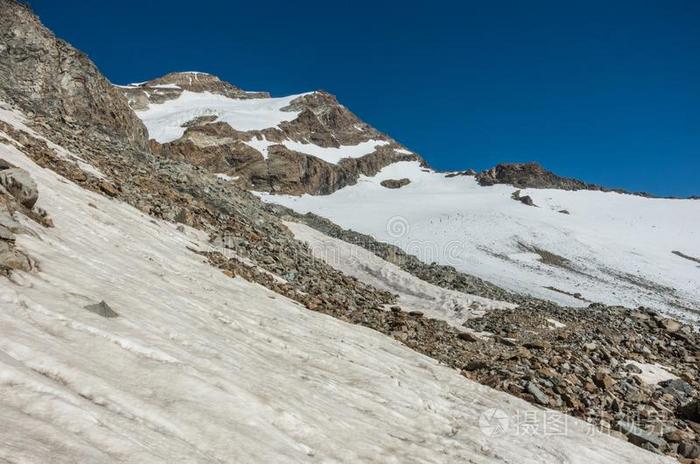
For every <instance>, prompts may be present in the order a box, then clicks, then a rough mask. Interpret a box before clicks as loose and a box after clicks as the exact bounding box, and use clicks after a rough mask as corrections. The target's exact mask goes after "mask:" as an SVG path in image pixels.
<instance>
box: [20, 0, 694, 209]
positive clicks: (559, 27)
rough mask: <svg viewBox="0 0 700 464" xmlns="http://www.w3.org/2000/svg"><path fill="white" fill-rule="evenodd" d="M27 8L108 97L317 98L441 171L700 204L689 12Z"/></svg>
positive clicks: (441, 5)
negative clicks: (525, 177)
mask: <svg viewBox="0 0 700 464" xmlns="http://www.w3.org/2000/svg"><path fill="white" fill-rule="evenodd" d="M30 3H31V6H32V8H33V9H34V10H35V11H36V12H37V14H38V15H39V16H40V18H41V19H42V21H43V22H44V23H45V24H46V25H47V27H49V28H51V29H52V30H53V31H54V32H55V33H56V34H57V35H58V36H59V37H61V38H64V39H65V40H67V41H68V42H70V43H72V44H73V45H74V46H76V47H77V48H79V49H81V50H83V51H84V52H86V53H87V54H88V55H89V56H90V58H91V59H92V60H93V61H95V63H96V64H97V65H98V67H99V68H100V70H101V71H102V72H103V73H105V75H106V76H107V77H108V78H109V79H110V80H112V81H113V82H115V83H118V84H124V83H128V82H137V81H144V80H148V79H152V78H155V77H159V76H161V75H164V74H167V73H168V72H171V71H185V70H196V71H203V72H208V73H211V74H214V75H217V76H219V77H221V78H222V79H224V80H226V81H229V82H231V83H232V84H234V85H236V86H239V87H241V88H243V89H246V90H266V91H270V92H271V93H272V94H273V95H275V96H280V95H289V94H294V93H299V92H303V91H308V90H313V89H324V90H327V91H329V92H331V93H333V94H335V95H337V96H338V99H339V101H340V102H341V103H342V104H344V105H346V106H347V107H348V108H350V109H351V110H352V111H353V112H355V113H356V114H357V115H358V116H359V117H360V118H362V119H363V120H365V121H366V122H368V123H369V124H372V125H373V126H375V127H376V128H377V129H379V130H381V131H383V132H386V133H387V134H389V135H391V136H392V137H394V138H396V139H397V140H398V141H400V142H401V143H403V144H405V145H407V146H408V147H409V148H411V149H412V150H415V151H416V152H418V153H420V154H421V155H423V156H424V157H425V158H426V159H427V161H428V162H429V163H430V164H431V165H432V166H433V167H435V168H436V169H440V170H457V169H466V168H470V167H471V168H474V169H477V170H481V169H486V168H489V167H491V166H493V165H495V164H497V163H500V162H526V161H537V162H539V163H541V164H542V165H544V166H545V167H546V168H547V169H550V170H552V171H554V172H556V173H557V174H560V175H563V176H567V177H576V178H579V179H582V180H584V181H586V182H591V183H597V184H601V185H605V186H608V187H619V188H625V189H628V190H633V191H647V192H650V193H653V194H656V195H670V196H689V195H698V194H700V181H698V172H700V2H693V1H680V0H677V1H646V2H639V1H628V0H622V1H617V2H612V3H614V4H612V5H611V4H610V3H611V2H602V1H589V2H568V4H566V5H564V4H561V2H554V1H538V2H522V1H499V2H490V3H489V4H485V2H462V3H459V4H457V3H454V2H440V1H432V2H429V3H428V2H417V3H415V4H411V5H408V4H404V5H401V6H400V7H399V6H397V5H396V4H395V3H393V2H381V1H379V2H377V1H374V2H366V1H364V0H358V1H356V2H353V3H352V4H340V3H335V4H328V3H327V2H320V1H314V2H281V1H276V0H274V1H271V2H267V3H266V4H265V5H264V7H263V6H261V5H260V4H255V3H251V2H247V3H244V2H225V1H223V0H216V1H215V0H201V1H200V2H197V4H192V3H191V2H184V1H181V0H171V1H169V2H143V1H139V2H136V1H134V0H122V1H120V2H92V3H89V2H81V1H76V0H65V1H62V2H55V1H50V0H32V1H31V2H30Z"/></svg>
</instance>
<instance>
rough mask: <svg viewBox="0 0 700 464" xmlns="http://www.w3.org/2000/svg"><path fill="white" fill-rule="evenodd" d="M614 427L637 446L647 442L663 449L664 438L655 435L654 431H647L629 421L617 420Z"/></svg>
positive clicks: (664, 445)
mask: <svg viewBox="0 0 700 464" xmlns="http://www.w3.org/2000/svg"><path fill="white" fill-rule="evenodd" d="M615 428H616V429H617V430H618V431H619V432H621V433H623V434H624V435H625V436H626V437H627V440H629V441H630V443H634V444H635V445H637V446H642V445H644V444H649V445H651V446H653V447H654V448H656V449H660V450H661V449H664V448H665V447H666V440H664V439H663V438H661V437H660V436H658V435H656V434H655V433H651V432H647V431H646V430H644V429H641V428H639V427H637V426H636V425H634V424H633V423H631V422H627V421H619V422H618V423H617V424H616V425H615Z"/></svg>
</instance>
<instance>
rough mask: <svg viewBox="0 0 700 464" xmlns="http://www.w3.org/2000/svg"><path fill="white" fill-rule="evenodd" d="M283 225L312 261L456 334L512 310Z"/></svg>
mask: <svg viewBox="0 0 700 464" xmlns="http://www.w3.org/2000/svg"><path fill="white" fill-rule="evenodd" d="M285 225H286V226H287V227H288V228H289V229H290V230H291V231H292V233H293V234H294V237H295V238H296V239H297V240H301V241H302V242H305V243H307V244H308V245H309V247H310V248H311V250H312V252H313V255H314V257H315V258H317V259H320V260H322V261H324V262H326V263H328V264H329V265H331V266H332V267H334V268H336V269H338V270H340V271H342V272H343V273H344V274H347V275H351V276H353V277H355V278H357V279H358V280H360V281H361V282H365V283H367V284H369V285H372V286H374V287H377V288H381V289H384V290H387V291H389V292H392V293H395V294H398V295H399V302H400V304H401V306H402V307H403V308H404V309H406V310H408V311H420V312H422V313H424V314H425V315H426V316H428V317H432V318H435V319H442V320H444V321H447V322H448V323H450V324H451V325H453V326H455V327H456V328H458V329H460V330H464V327H462V324H463V323H464V321H466V320H467V319H469V318H471V317H479V316H482V315H483V314H484V313H485V312H486V311H488V310H492V309H508V308H515V307H516V305H514V304H511V303H506V302H503V301H493V300H489V299H488V298H481V297H478V296H475V295H468V294H465V293H461V292H457V291H454V290H448V289H445V288H442V287H438V286H436V285H433V284H430V283H428V282H426V281H424V280H421V279H419V278H417V277H415V276H414V275H412V274H409V273H408V272H406V271H404V270H402V269H401V268H399V267H398V266H396V265H395V264H392V263H389V262H387V261H385V260H383V259H382V258H380V257H379V256H377V255H375V254H374V253H372V252H370V251H368V250H366V249H364V248H362V247H360V246H357V245H353V244H350V243H347V242H344V241H343V240H339V239H337V238H333V237H329V236H328V235H325V234H323V233H322V232H319V231H317V230H316V229H312V228H311V227H309V226H307V225H305V224H299V223H296V222H286V223H285Z"/></svg>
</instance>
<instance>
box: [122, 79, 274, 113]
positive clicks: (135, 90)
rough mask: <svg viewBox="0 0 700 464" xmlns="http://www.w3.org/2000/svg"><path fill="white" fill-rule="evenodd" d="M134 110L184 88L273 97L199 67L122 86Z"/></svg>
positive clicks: (172, 96)
mask: <svg viewBox="0 0 700 464" xmlns="http://www.w3.org/2000/svg"><path fill="white" fill-rule="evenodd" d="M119 88H120V89H121V91H122V93H123V94H124V95H125V96H126V97H127V98H128V100H129V105H131V107H132V108H133V109H134V110H137V111H138V110H144V109H146V108H147V107H148V105H149V104H150V103H156V104H157V103H163V102H165V101H168V100H174V99H176V98H178V97H179V96H180V95H182V92H184V91H189V92H196V93H202V92H210V93H213V94H218V95H223V96H225V97H228V98H236V99H249V98H270V94H269V93H268V92H247V91H245V90H242V89H240V88H238V87H236V86H235V85H233V84H230V83H228V82H226V81H223V80H221V79H219V78H218V77H216V76H214V75H213V74H208V73H204V72H198V71H188V72H172V73H170V74H166V75H165V76H163V77H158V78H156V79H152V80H150V81H146V82H139V83H135V84H129V85H125V86H119Z"/></svg>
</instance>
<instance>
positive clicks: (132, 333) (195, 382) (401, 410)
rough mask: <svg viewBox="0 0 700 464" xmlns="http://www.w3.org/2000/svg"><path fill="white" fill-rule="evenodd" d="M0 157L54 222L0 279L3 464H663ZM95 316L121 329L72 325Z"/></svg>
mask: <svg viewBox="0 0 700 464" xmlns="http://www.w3.org/2000/svg"><path fill="white" fill-rule="evenodd" d="M0 156H1V157H2V158H4V159H7V160H8V161H10V162H12V163H14V164H16V165H18V166H19V167H22V168H24V169H26V170H28V171H29V172H30V173H31V175H32V176H33V178H34V179H35V180H36V181H37V183H38V186H39V191H40V197H39V205H40V206H41V207H43V208H45V209H46V210H47V211H48V213H49V214H50V215H51V217H52V218H53V220H54V222H55V227H54V228H51V229H45V228H42V227H40V226H38V225H37V224H35V223H33V222H31V221H30V220H28V219H26V218H24V219H22V222H23V223H25V224H26V226H27V227H30V228H31V229H33V231H34V232H35V234H34V235H20V236H18V240H17V244H18V247H19V248H20V249H22V250H24V251H25V252H27V253H29V254H30V255H31V256H33V257H34V258H35V259H36V260H37V262H38V264H39V266H40V271H39V272H37V273H32V274H28V273H21V272H19V273H15V274H13V278H12V281H10V280H7V279H5V278H2V279H0V308H1V309H2V310H1V311H0V424H1V427H2V434H1V435H0V461H3V462H22V463H46V462H51V463H56V464H58V463H76V462H85V463H87V462H89V463H103V462H104V463H112V462H124V463H131V462H133V463H140V464H143V463H172V462H180V463H200V462H201V463H204V462H207V463H208V462H240V463H254V462H260V463H262V462H279V463H292V462H317V463H321V462H323V463H339V462H348V463H354V462H376V463H411V462H415V463H418V462H421V463H425V462H431V463H454V462H472V463H496V462H498V463H518V464H527V463H562V462H567V463H581V464H590V463H610V462H616V463H670V462H672V461H671V460H669V459H666V458H663V457H660V456H656V455H653V454H651V453H648V452H646V451H644V450H642V449H640V448H636V447H634V446H632V445H630V444H628V443H625V442H623V441H620V440H618V439H616V438H613V437H609V436H603V435H600V434H597V433H589V432H590V429H589V428H588V426H587V424H585V423H583V422H581V421H578V420H575V419H572V418H566V417H565V416H561V415H559V414H557V413H554V412H550V411H544V410H542V409H538V408H535V407H534V406H531V405H528V404H527V403H525V402H523V401H521V400H518V399H516V398H513V397H511V396H509V395H506V394H505V393H501V392H497V391H494V390H492V389H489V388H486V387H483V386H479V385H477V384H475V383H473V382H470V381H468V380H466V379H465V378H464V377H462V376H460V375H459V374H458V373H457V372H456V371H454V370H451V369H448V368H446V367H444V366H441V365H439V364H438V363H437V362H435V361H433V360H431V359H429V358H426V357H424V356H422V355H419V354H417V353H416V352H414V351H412V350H410V349H408V348H407V347H404V346H402V345H400V344H399V343H397V342H395V341H393V340H391V339H390V338H388V337H385V336H382V335H381V334H379V333H377V332H374V331H372V330H369V329H367V328H363V327H360V326H353V325H349V324H346V323H344V322H341V321H338V320H336V319H333V318H331V317H328V316H325V315H322V314H318V313H314V312H311V311H308V310H306V309H304V308H302V307H301V306H300V305H298V304H296V303H294V302H292V301H290V300H287V299H285V298H283V297H281V296H280V295H278V294H275V293H273V292H271V291H269V290H267V289H265V288H263V287H261V286H258V285H256V284H253V283H250V282H247V281H245V280H242V279H241V278H235V279H231V278H228V277H226V276H225V275H224V274H223V273H221V272H220V271H219V270H217V269H215V268H213V267H211V266H210V265H209V264H207V263H206V262H205V260H204V258H203V257H201V256H199V255H197V254H195V253H193V252H191V251H189V250H188V247H193V248H203V247H206V246H207V245H206V242H205V239H206V237H204V234H202V233H199V232H197V231H195V230H193V229H189V228H188V229H186V232H185V233H180V232H178V231H177V230H176V228H175V225H173V224H169V223H164V222H161V221H157V220H154V219H152V218H150V217H148V216H146V215H144V214H143V213H141V212H140V211H138V210H136V209H134V208H132V207H130V206H128V205H125V204H123V203H120V202H117V201H114V200H111V199H108V198H106V197H103V196H100V195H98V194H96V193H93V192H89V191H86V190H83V189H81V188H80V187H79V186H77V185H75V184H73V183H71V182H69V181H67V180H65V179H63V178H61V177H60V176H58V175H57V174H55V173H54V172H52V171H50V170H46V169H43V168H40V167H38V166H37V165H35V164H34V163H33V162H31V161H30V159H29V158H28V157H26V156H25V155H24V154H22V153H21V152H20V151H18V150H17V149H16V148H14V147H11V146H9V145H6V144H5V143H4V142H1V143H0ZM90 203H91V204H93V205H94V207H92V206H89V204H90ZM100 300H105V301H107V303H108V304H109V305H110V306H111V307H112V308H113V309H114V310H115V311H117V312H118V313H119V317H117V318H114V319H105V318H102V317H100V316H98V315H96V314H93V313H91V312H89V311H87V310H85V309H84V306H85V305H86V304H90V303H96V302H98V301H100ZM520 417H527V419H528V422H527V424H528V428H527V429H526V430H520V429H519V428H517V427H516V425H517V424H518V423H519V421H518V420H516V419H518V418H520ZM533 420H534V422H533ZM564 420H565V425H566V433H553V432H552V429H551V428H550V432H546V430H547V429H543V427H544V426H546V425H547V424H561V423H562V421H564ZM533 423H534V424H535V425H534V428H533V425H532V424H533ZM550 426H551V425H550ZM501 430H503V433H501ZM538 430H539V432H538ZM543 430H544V431H543Z"/></svg>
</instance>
